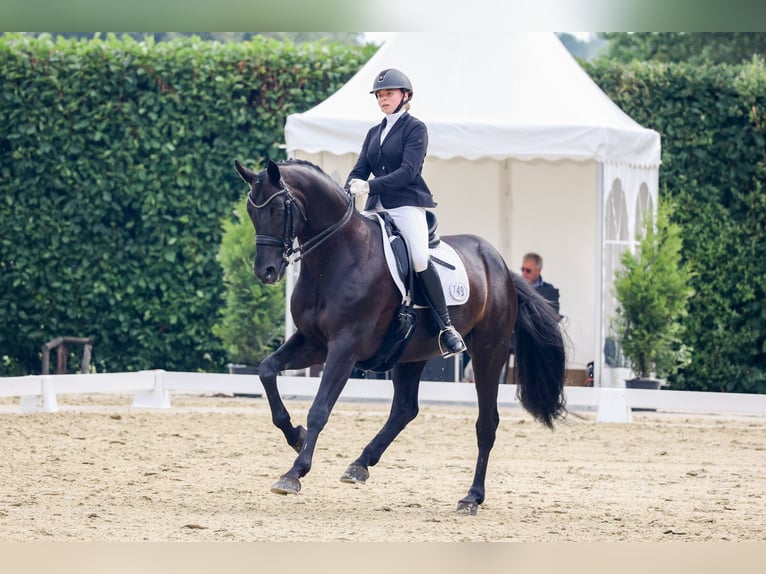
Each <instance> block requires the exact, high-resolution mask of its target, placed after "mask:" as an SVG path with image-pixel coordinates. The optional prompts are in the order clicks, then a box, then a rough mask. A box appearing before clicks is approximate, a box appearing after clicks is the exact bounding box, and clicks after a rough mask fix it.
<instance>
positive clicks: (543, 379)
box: [512, 273, 566, 428]
mask: <svg viewBox="0 0 766 574" xmlns="http://www.w3.org/2000/svg"><path fill="white" fill-rule="evenodd" d="M512 275H513V283H514V285H515V287H516V293H517V295H518V299H519V306H518V314H517V317H516V325H515V326H514V331H515V333H516V346H515V351H514V352H515V354H516V360H515V368H514V370H513V371H514V381H513V382H514V383H515V384H516V389H517V390H516V393H517V395H518V397H519V401H521V406H522V407H524V409H525V410H527V411H528V412H529V413H530V414H531V415H532V416H533V417H534V418H535V419H537V420H538V421H540V422H541V423H543V424H544V425H545V426H547V427H549V428H553V423H554V421H555V420H556V419H557V418H560V417H562V416H564V415H565V414H566V407H565V400H564V378H565V367H566V354H565V350H564V336H563V334H562V333H561V330H560V329H559V324H558V321H559V317H558V314H557V313H556V311H555V310H554V309H553V306H552V305H551V304H550V303H549V302H548V301H546V300H545V299H543V298H542V297H541V296H540V295H539V294H538V293H537V292H536V291H535V290H534V288H533V287H531V286H530V285H529V284H528V283H527V282H526V280H524V279H523V278H522V277H521V276H519V275H516V274H515V273H512Z"/></svg>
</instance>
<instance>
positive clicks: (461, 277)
mask: <svg viewBox="0 0 766 574" xmlns="http://www.w3.org/2000/svg"><path fill="white" fill-rule="evenodd" d="M362 215H364V216H365V217H369V218H370V219H374V220H376V221H377V222H378V224H379V225H380V236H381V238H382V241H383V251H384V253H385V254H386V262H387V263H388V271H389V273H390V274H391V278H392V279H393V280H394V283H396V286H397V288H398V289H399V291H400V292H401V294H402V301H403V302H405V303H409V302H410V297H409V294H408V293H407V288H406V287H405V285H404V283H402V280H401V278H400V277H399V272H398V271H397V269H396V256H395V255H394V251H393V249H391V244H390V240H391V239H390V238H389V237H388V235H386V229H385V224H384V222H383V219H382V218H381V217H380V216H379V215H378V214H377V213H375V212H369V211H365V212H362ZM429 253H430V254H431V255H432V256H433V257H435V258H437V259H439V260H441V261H445V262H446V263H449V264H450V265H452V266H453V267H454V268H455V269H450V268H448V267H445V266H444V265H441V264H439V263H438V262H436V261H434V267H436V270H437V271H438V273H439V278H440V279H441V282H442V289H443V290H444V299H445V300H446V301H447V305H448V306H454V305H462V304H463V303H465V302H466V301H468V296H469V295H470V294H471V290H470V286H469V284H468V273H467V272H466V270H465V265H463V260H462V259H460V256H459V255H458V254H457V251H455V250H454V249H453V248H452V247H450V246H449V245H447V244H446V243H445V242H444V241H440V242H439V245H437V246H436V248H435V249H430V250H429Z"/></svg>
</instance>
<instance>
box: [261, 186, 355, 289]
mask: <svg viewBox="0 0 766 574" xmlns="http://www.w3.org/2000/svg"><path fill="white" fill-rule="evenodd" d="M279 185H280V187H281V189H280V190H279V191H278V192H277V193H275V194H274V195H272V196H270V197H269V198H268V199H267V200H266V201H264V202H263V203H261V204H257V203H255V201H254V198H253V189H252V187H251V188H250V193H248V194H247V202H248V203H249V204H250V205H252V206H253V209H262V208H264V207H266V206H267V205H268V204H269V203H271V201H272V200H273V199H274V198H275V197H279V196H280V195H284V196H285V220H284V231H283V233H282V237H277V236H275V235H266V234H256V235H255V244H256V246H257V245H270V246H272V247H281V248H282V263H281V265H280V269H279V276H281V275H282V273H283V272H284V270H285V268H286V267H287V266H288V265H290V264H291V263H295V262H297V261H300V260H301V259H303V258H304V257H305V256H306V255H308V254H309V253H310V252H311V251H313V250H314V249H316V248H317V247H319V245H321V244H322V243H324V242H325V241H326V240H327V239H329V238H330V236H331V235H332V234H333V233H335V232H336V231H338V230H339V229H340V228H341V227H343V226H344V225H345V224H346V223H347V222H348V220H349V219H351V214H352V213H353V212H354V202H353V199H352V198H351V196H349V198H348V206H347V207H346V212H345V213H344V214H343V217H341V218H340V219H339V220H338V221H336V222H335V223H333V224H332V225H330V226H329V227H326V228H325V229H323V230H322V231H320V232H319V233H318V234H317V235H315V236H314V237H312V238H310V239H308V240H307V241H304V242H303V243H298V246H297V247H294V246H293V245H294V243H295V237H296V234H295V220H294V218H293V206H295V207H296V208H297V210H298V212H299V213H300V215H301V217H302V218H303V221H304V223H308V217H307V216H306V211H305V210H304V209H303V206H301V204H300V202H299V201H298V200H297V199H296V197H295V196H294V195H293V194H292V193H290V188H289V187H288V185H287V182H285V180H284V178H280V179H279Z"/></svg>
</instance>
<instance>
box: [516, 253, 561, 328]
mask: <svg viewBox="0 0 766 574" xmlns="http://www.w3.org/2000/svg"><path fill="white" fill-rule="evenodd" d="M542 270H543V258H542V257H540V256H539V255H538V254H537V253H527V254H526V255H525V256H524V259H523V260H522V264H521V274H522V276H523V277H524V279H525V280H526V282H527V283H529V284H530V285H532V287H534V288H535V289H537V292H538V293H539V294H540V295H542V296H543V298H544V299H547V300H548V301H550V302H551V305H553V308H554V309H555V310H556V313H559V290H558V289H556V287H554V286H553V285H552V284H551V283H546V282H545V281H543V276H542V275H541V272H542ZM559 319H561V315H560V314H559Z"/></svg>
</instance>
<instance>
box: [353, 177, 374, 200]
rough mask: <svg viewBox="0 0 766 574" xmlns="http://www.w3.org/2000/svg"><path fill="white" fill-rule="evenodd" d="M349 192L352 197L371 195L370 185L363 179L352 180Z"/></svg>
mask: <svg viewBox="0 0 766 574" xmlns="http://www.w3.org/2000/svg"><path fill="white" fill-rule="evenodd" d="M348 191H349V193H350V194H351V195H353V196H357V195H364V194H365V193H370V184H369V182H367V181H364V180H362V179H352V180H351V181H350V182H349V184H348Z"/></svg>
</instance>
